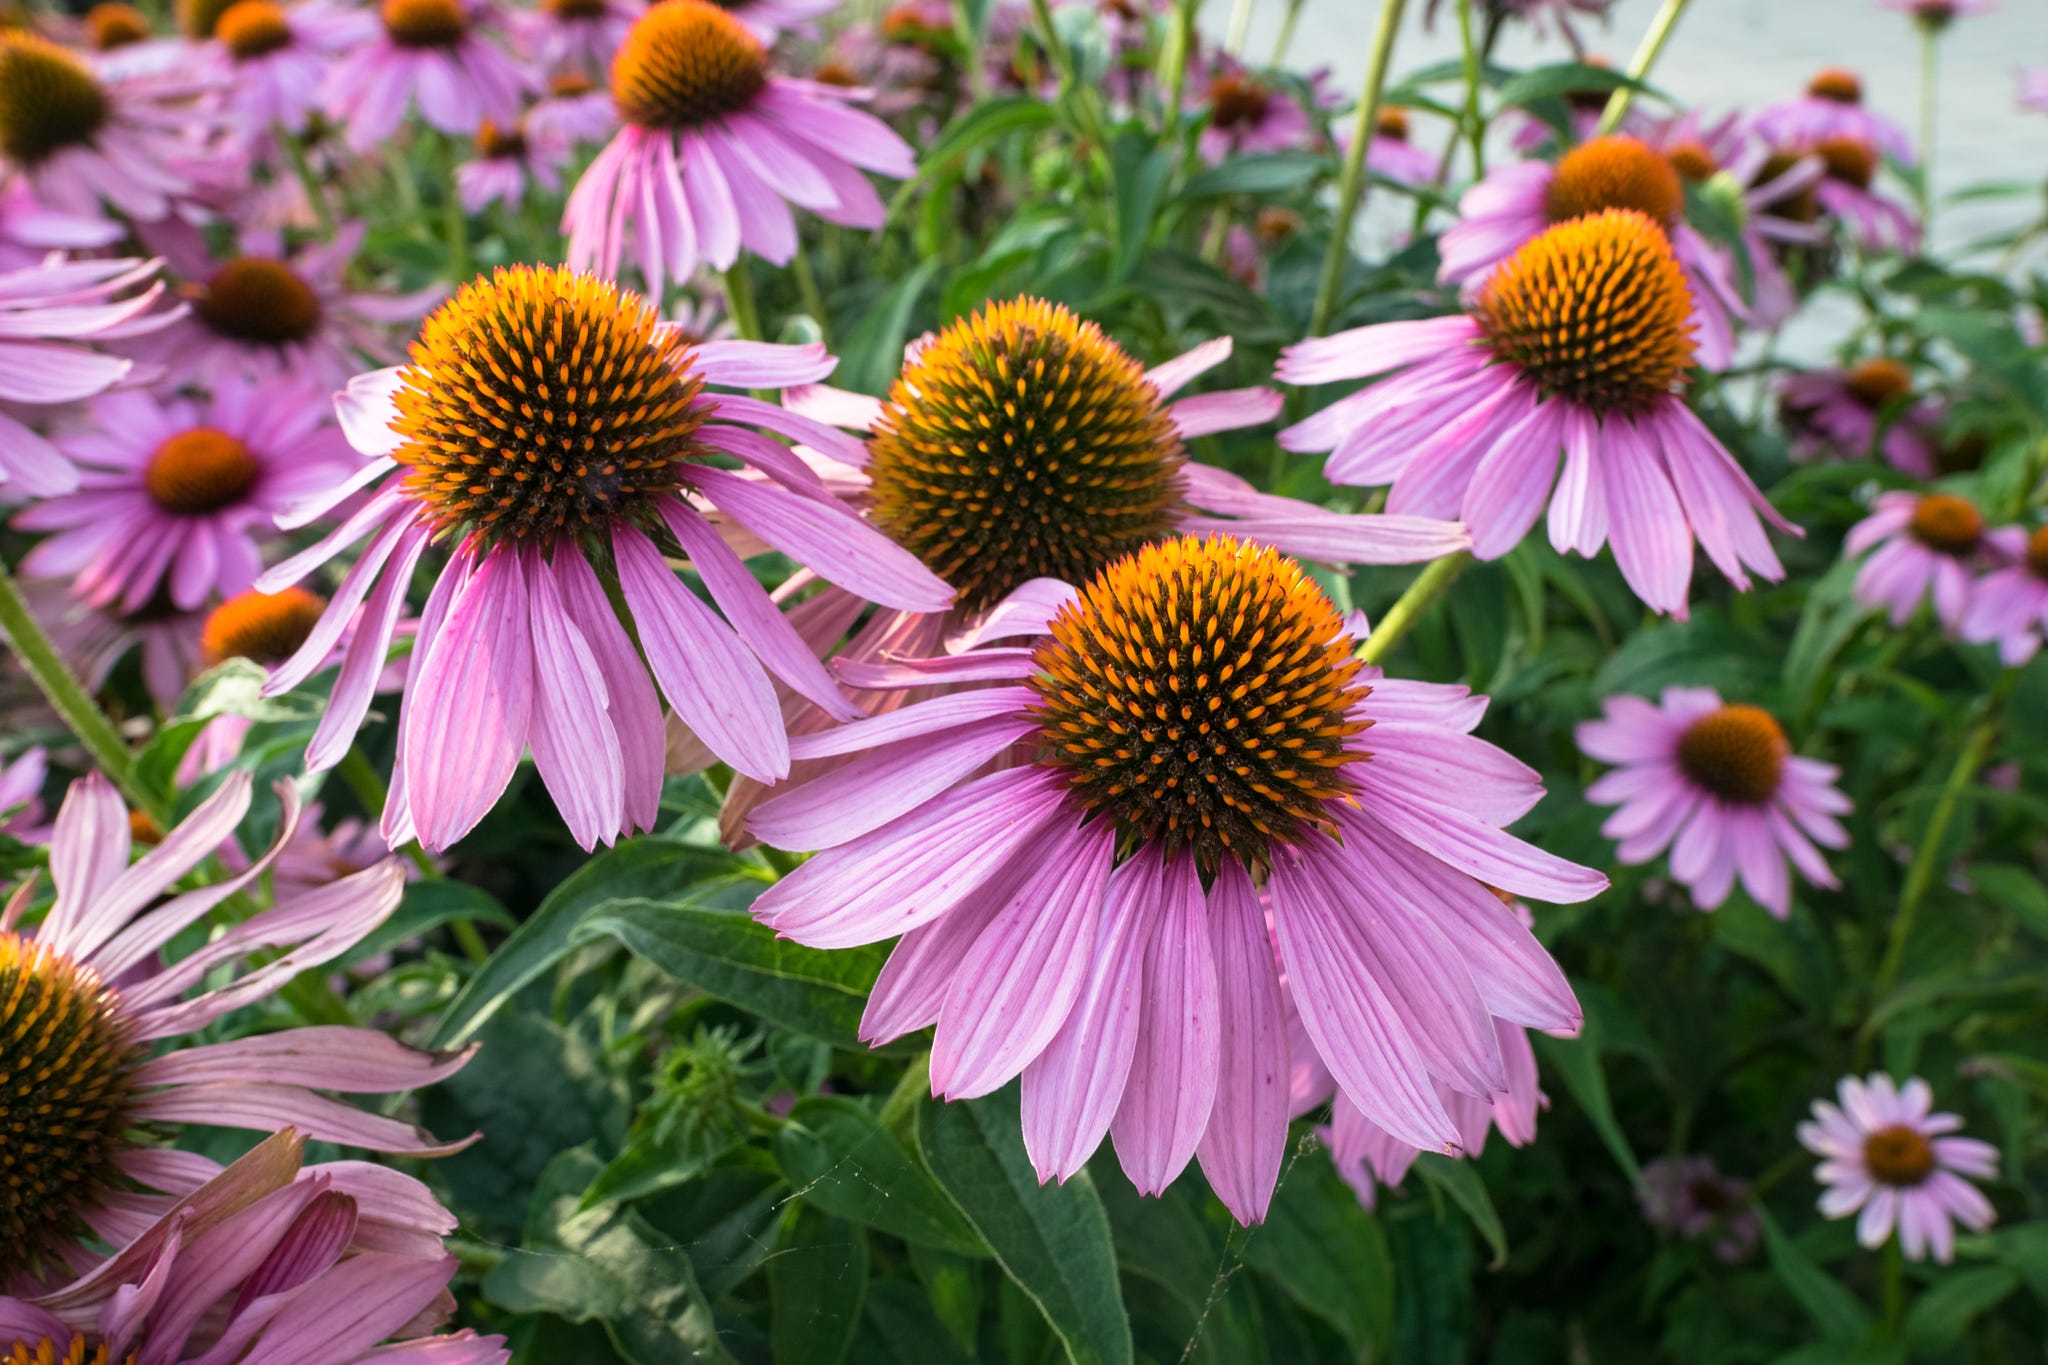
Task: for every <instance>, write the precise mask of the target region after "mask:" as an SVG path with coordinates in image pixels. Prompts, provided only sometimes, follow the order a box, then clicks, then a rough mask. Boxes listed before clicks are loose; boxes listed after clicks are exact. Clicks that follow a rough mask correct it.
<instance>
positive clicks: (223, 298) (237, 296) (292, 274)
mask: <svg viewBox="0 0 2048 1365" xmlns="http://www.w3.org/2000/svg"><path fill="white" fill-rule="evenodd" d="M258 4H261V5H263V7H264V8H266V9H268V8H271V6H270V5H268V4H267V3H265V0H243V3H242V4H240V5H237V6H235V8H236V9H238V10H239V9H243V8H248V7H252V6H254V5H258ZM192 307H193V311H195V312H196V313H198V314H199V319H200V321H202V322H204V323H205V324H206V325H207V326H208V327H210V328H212V329H213V330H214V331H216V332H218V333H220V334H221V335H222V336H224V337H231V338H233V339H234V340H236V341H246V342H250V343H253V344H256V345H262V346H282V345H284V344H285V343H286V342H290V341H304V340H305V339H306V338H307V337H309V336H311V335H313V333H314V331H315V330H317V329H318V328H319V326H320V296H319V295H318V294H315V293H314V292H313V287H312V286H311V285H309V284H307V283H306V281H305V280H304V278H302V277H301V276H300V275H299V273H298V271H296V270H294V269H292V268H291V267H290V266H289V265H287V264H285V263H284V262H283V261H280V260H278V259H276V258H275V257H271V256H238V257H236V258H235V259H234V260H232V261H229V262H228V263H227V264H226V265H223V266H222V267H221V268H220V269H218V270H216V271H214V272H213V277H212V278H211V279H209V280H208V281H207V282H206V287H205V288H204V289H203V290H201V291H198V292H197V293H195V294H194V296H193V299H192Z"/></svg>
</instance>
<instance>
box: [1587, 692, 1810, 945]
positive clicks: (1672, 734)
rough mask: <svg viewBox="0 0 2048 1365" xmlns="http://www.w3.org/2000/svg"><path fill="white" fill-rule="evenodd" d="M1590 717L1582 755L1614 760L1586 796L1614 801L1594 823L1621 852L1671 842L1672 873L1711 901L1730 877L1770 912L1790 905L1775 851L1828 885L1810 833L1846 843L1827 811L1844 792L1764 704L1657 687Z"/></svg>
mask: <svg viewBox="0 0 2048 1365" xmlns="http://www.w3.org/2000/svg"><path fill="white" fill-rule="evenodd" d="M1602 706H1603V709H1604V711H1605V714H1604V716H1603V717H1602V718H1601V719H1599V720H1591V721H1587V722H1586V723H1584V724H1583V725H1581V726H1579V728H1578V742H1579V748H1580V749H1581V750H1582V751H1583V752H1585V753H1586V755H1587V756H1589V757H1591V758H1595V759H1598V760H1600V761H1601V762H1603V763H1612V764H1615V765H1616V767H1615V770H1614V771H1613V772H1611V773H1609V774H1607V776H1605V777H1603V778H1601V779H1600V780H1599V781H1598V782H1595V783H1594V784H1593V785H1592V786H1591V787H1588V788H1587V789H1586V799H1587V800H1589V801H1594V802H1598V803H1599V804H1601V805H1613V806H1618V807H1619V808H1620V809H1618V810H1616V811H1615V813H1614V814H1613V815H1611V816H1609V817H1608V819H1607V823H1606V824H1605V825H1603V826H1601V833H1603V834H1605V835H1607V836H1608V837H1609V838H1611V839H1618V840H1620V842H1621V846H1620V848H1619V849H1618V850H1617V851H1616V856H1617V857H1619V858H1620V859H1621V861H1622V862H1624V863H1646V862H1648V861H1650V860H1651V859H1652V858H1655V857H1656V856H1657V855H1658V854H1660V853H1662V852H1663V851H1664V850H1665V848H1666V847H1669V848H1670V849H1671V875H1672V876H1673V877H1675V878H1676V879H1677V880H1678V881H1680V882H1682V883H1683V884H1684V885H1685V886H1686V887H1687V888H1689V889H1690V890H1691V892H1692V897H1693V902H1694V904H1696V905H1698V906H1699V907H1700V908H1701V909H1702V910H1712V909H1713V908H1715V907H1716V906H1718V905H1720V904H1721V902H1722V901H1724V900H1726V899H1727V898H1728V892H1729V890H1730V889H1731V888H1732V887H1733V886H1734V884H1735V880H1736V878H1737V877H1738V876H1739V877H1740V878H1741V879H1742V884H1743V886H1744V887H1745V888H1746V889H1747V890H1748V891H1749V894H1750V895H1752V896H1754V897H1755V898H1756V902H1757V904H1759V905H1761V906H1763V907H1764V908H1765V909H1766V910H1769V911H1770V912H1771V913H1772V914H1774V915H1776V916H1778V917H1779V918H1780V919H1782V918H1784V917H1785V915H1786V914H1787V912H1788V911H1789V910H1790V907H1791V886H1790V883H1789V882H1788V880H1787V878H1786V875H1785V860H1786V859H1787V858H1790V859H1791V861H1792V863H1793V865H1794V866H1796V867H1797V868H1798V869H1799V872H1800V874H1801V875H1802V876H1804V877H1805V878H1806V879H1807V880H1808V881H1810V882H1812V883H1813V884H1814V885H1816V886H1825V887H1830V888H1832V887H1834V886H1837V885H1839V883H1838V882H1837V881H1836V880H1835V875H1834V873H1833V872H1831V871H1830V870H1829V869H1828V865H1827V862H1826V860H1825V859H1823V858H1822V857H1821V855H1820V853H1819V851H1818V850H1817V849H1815V848H1814V845H1815V844H1819V845H1821V846H1822V847H1824V848H1846V847H1848V844H1849V835H1848V832H1847V831H1846V830H1844V829H1843V828H1842V826H1841V824H1840V822H1839V821H1838V820H1837V819H1836V818H1835V817H1837V816H1839V815H1842V814H1844V813H1845V812H1847V811H1848V809H1849V800H1848V798H1847V797H1845V796H1843V795H1842V793H1841V792H1840V790H1839V789H1837V788H1836V786H1835V779H1836V777H1837V776H1838V772H1837V770H1836V768H1835V767H1834V765H1833V764H1830V763H1821V762H1818V761H1816V760H1814V759H1810V758H1801V757H1799V756H1797V755H1796V754H1794V753H1793V752H1792V746H1791V744H1790V743H1789V742H1788V741H1787V740H1786V738H1785V732H1784V730H1783V729H1782V728H1780V727H1779V725H1778V722H1777V720H1776V719H1774V718H1773V717H1772V716H1771V714H1770V712H1768V711H1765V710H1763V709H1762V708H1761V707H1756V706H1749V705H1744V704H1740V703H1738V704H1735V705H1727V704H1724V703H1723V702H1722V700H1721V698H1720V695H1719V694H1718V693H1716V692H1715V691H1714V690H1713V689H1712V688H1707V687H1671V688H1666V689H1665V691H1664V696H1663V699H1662V701H1661V703H1660V704H1657V705H1652V704H1651V703H1650V702H1647V701H1644V700H1643V699H1642V698H1640V697H1609V698H1607V699H1606V701H1605V702H1604V703H1602Z"/></svg>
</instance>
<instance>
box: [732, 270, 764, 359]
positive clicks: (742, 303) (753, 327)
mask: <svg viewBox="0 0 2048 1365" xmlns="http://www.w3.org/2000/svg"><path fill="white" fill-rule="evenodd" d="M725 310H726V312H728V313H730V314H732V325H733V327H734V329H735V330H737V331H738V332H739V334H740V339H741V340H742V341H764V340H766V338H765V337H763V336H762V335H761V314H760V311H759V309H758V308H757V307H756V306H755V303H754V278H753V276H751V275H749V274H748V273H747V258H746V257H745V256H741V257H740V258H739V259H738V260H736V261H734V262H733V263H732V264H731V265H730V266H728V267H727V268H726V271H725Z"/></svg>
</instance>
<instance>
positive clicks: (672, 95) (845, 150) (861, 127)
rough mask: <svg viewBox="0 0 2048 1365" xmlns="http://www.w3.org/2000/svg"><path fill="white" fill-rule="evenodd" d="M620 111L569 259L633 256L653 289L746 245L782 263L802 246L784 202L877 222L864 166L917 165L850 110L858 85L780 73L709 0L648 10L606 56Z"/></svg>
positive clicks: (572, 225)
mask: <svg viewBox="0 0 2048 1365" xmlns="http://www.w3.org/2000/svg"><path fill="white" fill-rule="evenodd" d="M611 88H612V99H613V101H614V103H615V104H616V105H617V106H618V112H619V116H620V117H621V118H622V119H623V120H624V121H625V126H624V127H623V128H621V129H620V130H619V132H618V135H617V136H615V137H614V138H613V139H612V140H611V142H610V143H609V144H608V145H607V146H606V147H605V149H604V150H603V151H602V152H599V153H598V155H597V159H596V160H595V161H593V162H592V163H591V164H590V168H589V169H588V170H586V171H585V172H584V173H583V178H582V179H581V180H579V181H577V183H576V188H575V189H574V190H573V191H572V192H571V193H570V195H569V203H568V207H567V209H566V211H565V212H564V214H563V216H562V229H563V231H564V232H566V233H568V235H569V244H568V259H569V264H570V265H571V266H573V267H575V268H577V269H581V270H588V269H595V270H596V271H597V272H598V273H599V274H602V275H606V276H617V274H618V273H619V265H620V262H621V261H622V260H624V259H626V257H627V253H628V248H629V245H630V248H631V253H632V259H633V260H634V261H635V262H636V263H637V264H638V266H639V267H640V276H641V278H642V279H643V280H644V281H645V282H646V285H647V288H648V291H649V292H650V293H655V294H658V293H660V292H661V289H662V286H663V285H664V284H665V283H666V282H668V281H670V280H675V281H678V282H680V281H683V280H687V279H688V278H689V277H690V276H691V274H693V273H694V272H695V271H696V269H697V266H698V265H699V264H700V263H705V264H709V265H712V266H715V267H717V268H718V269H721V270H722V269H725V268H726V267H728V266H730V265H731V264H732V263H733V262H734V261H735V260H737V259H738V258H739V253H740V250H741V248H742V247H744V248H745V249H746V250H748V251H751V252H753V253H754V254H755V255H757V256H760V257H762V258H763V259H765V260H769V261H773V262H774V263H776V264H777V265H784V264H787V263H788V261H789V259H790V257H792V256H793V255H795V254H796V247H797V235H796V219H795V218H794V216H793V215H792V214H791V213H790V205H792V204H794V205H796V206H797V207H799V208H805V209H809V210H810V211H811V212H812V213H815V214H817V215H818V216H819V217H821V218H823V219H825V220H826V221H827V222H833V223H840V224H843V225H845V226H847V227H858V228H873V227H880V226H881V224H882V220H883V219H884V217H886V216H887V215H886V211H885V210H884V208H883V206H882V201H881V199H880V198H879V197H878V196H877V195H876V193H875V189H874V186H872V185H870V184H869V183H868V180H867V177H866V176H865V175H864V174H863V173H862V172H863V171H864V170H865V171H873V172H875V173H876V174H878V175H886V176H891V177H894V178H897V179H901V178H903V177H905V176H908V175H910V174H911V173H912V172H913V171H914V170H915V169H916V158H915V156H914V155H913V154H912V152H911V150H910V147H909V145H908V144H907V143H905V142H904V141H903V139H902V138H900V137H898V136H896V134H895V133H893V132H891V131H890V129H889V126H888V125H887V124H885V123H883V122H882V121H881V120H880V119H877V118H875V117H873V116H872V115H869V114H866V113H862V112H861V111H859V110H857V109H853V108H850V107H848V102H849V101H851V100H853V99H856V98H858V97H859V96H858V93H857V92H854V91H849V90H845V89H842V88H840V87H837V86H830V85H822V84H819V83H817V82H815V81H806V80H797V79H794V78H792V77H788V76H779V75H776V74H774V73H773V72H772V71H771V70H770V69H769V66H768V52H767V49H765V48H764V47H762V45H761V42H760V40H759V39H758V38H756V37H755V36H754V35H753V34H752V33H750V32H748V30H747V29H746V27H745V26H744V25H743V24H741V22H740V21H739V20H738V19H737V18H735V17H734V16H732V15H730V14H728V13H726V12H725V11H724V10H722V9H720V8H719V7H718V6H716V5H712V4H707V3H705V0H665V3H662V4H658V5H656V6H654V7H653V8H652V9H650V10H648V11H647V12H646V13H645V14H644V15H642V16H641V17H640V20H639V22H638V23H636V24H635V25H634V26H633V31H632V32H631V33H630V34H629V35H627V38H626V43H625V46H623V47H622V48H620V49H619V55H618V58H617V60H615V61H614V62H613V63H612V73H611Z"/></svg>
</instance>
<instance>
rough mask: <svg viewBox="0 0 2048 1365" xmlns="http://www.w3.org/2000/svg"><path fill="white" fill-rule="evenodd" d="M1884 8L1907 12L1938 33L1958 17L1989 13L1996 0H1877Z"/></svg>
mask: <svg viewBox="0 0 2048 1365" xmlns="http://www.w3.org/2000/svg"><path fill="white" fill-rule="evenodd" d="M1878 3H1879V4H1880V5H1882V6H1883V7H1884V8H1885V9H1888V10H1896V11H1897V12H1898V13H1900V14H1909V15H1911V16H1912V17H1913V22H1914V23H1916V24H1918V25H1920V26H1921V27H1922V28H1925V29H1930V30H1932V31H1933V32H1936V33H1939V32H1941V31H1942V30H1943V29H1945V28H1947V27H1948V26H1949V25H1950V24H1952V23H1954V22H1955V21H1956V20H1958V19H1968V18H1972V17H1974V16H1976V15H1979V14H1989V13H1991V12H1992V11H1993V10H1995V9H1997V8H1998V0H1878Z"/></svg>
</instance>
